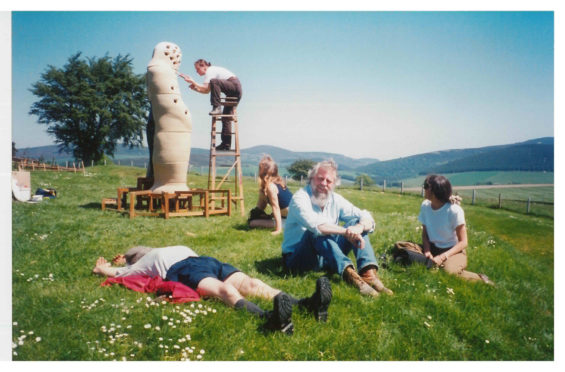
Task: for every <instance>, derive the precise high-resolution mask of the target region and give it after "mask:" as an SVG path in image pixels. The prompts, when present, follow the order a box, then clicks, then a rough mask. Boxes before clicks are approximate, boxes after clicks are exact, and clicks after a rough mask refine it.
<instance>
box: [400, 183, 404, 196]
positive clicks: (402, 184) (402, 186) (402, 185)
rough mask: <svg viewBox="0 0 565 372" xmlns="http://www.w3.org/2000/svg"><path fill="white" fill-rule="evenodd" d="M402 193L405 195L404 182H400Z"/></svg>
mask: <svg viewBox="0 0 565 372" xmlns="http://www.w3.org/2000/svg"><path fill="white" fill-rule="evenodd" d="M400 193H401V194H404V181H401V182H400Z"/></svg>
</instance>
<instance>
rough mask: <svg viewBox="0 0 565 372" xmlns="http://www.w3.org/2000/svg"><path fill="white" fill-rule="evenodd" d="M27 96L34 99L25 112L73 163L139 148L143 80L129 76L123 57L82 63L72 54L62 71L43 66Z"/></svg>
mask: <svg viewBox="0 0 565 372" xmlns="http://www.w3.org/2000/svg"><path fill="white" fill-rule="evenodd" d="M30 91H31V92H32V93H33V94H34V95H35V96H37V97H38V98H39V100H38V101H37V102H35V103H33V105H32V106H31V110H30V112H29V113H30V114H32V115H37V116H38V117H39V120H38V122H39V123H40V124H46V125H47V126H48V127H47V133H49V134H51V135H53V136H54V137H55V142H56V143H57V144H59V150H60V151H69V152H72V153H73V155H74V157H75V158H76V159H81V160H83V161H84V162H85V163H90V162H91V160H94V161H95V162H98V161H100V160H101V159H102V157H103V155H104V154H108V155H110V156H113V155H114V152H115V150H116V146H117V144H118V143H123V144H124V145H127V146H130V147H135V146H140V145H141V144H142V140H143V129H144V126H145V124H146V122H147V114H148V111H149V102H148V100H147V98H146V97H147V95H146V91H145V76H144V75H136V74H134V73H133V69H132V59H131V58H130V57H129V56H128V55H126V56H121V55H118V56H117V57H115V58H113V59H112V58H110V57H108V56H105V57H103V58H99V59H96V58H88V59H86V60H85V59H82V58H81V53H80V52H79V53H76V54H75V55H73V56H71V57H70V58H69V60H68V62H67V64H66V65H65V66H63V68H61V69H60V68H56V67H53V66H48V68H47V69H46V71H45V72H44V73H43V74H42V75H41V79H40V80H39V81H38V82H36V83H35V84H33V85H32V88H31V89H30Z"/></svg>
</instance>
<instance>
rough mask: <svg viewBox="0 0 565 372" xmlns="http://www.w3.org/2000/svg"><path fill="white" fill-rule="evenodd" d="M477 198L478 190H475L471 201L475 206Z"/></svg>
mask: <svg viewBox="0 0 565 372" xmlns="http://www.w3.org/2000/svg"><path fill="white" fill-rule="evenodd" d="M476 196H477V190H475V189H473V199H472V200H471V205H475V197H476Z"/></svg>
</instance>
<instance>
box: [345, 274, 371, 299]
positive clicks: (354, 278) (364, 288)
mask: <svg viewBox="0 0 565 372" xmlns="http://www.w3.org/2000/svg"><path fill="white" fill-rule="evenodd" d="M343 280H345V281H346V282H347V283H349V284H351V285H353V286H354V287H357V288H358V289H359V292H361V294H362V295H365V296H371V297H377V296H378V295H379V292H377V291H375V290H374V289H373V288H371V286H370V285H368V284H367V283H365V281H363V279H362V278H361V277H360V276H359V274H357V272H356V271H355V270H354V269H353V267H351V266H348V267H346V268H345V270H344V271H343Z"/></svg>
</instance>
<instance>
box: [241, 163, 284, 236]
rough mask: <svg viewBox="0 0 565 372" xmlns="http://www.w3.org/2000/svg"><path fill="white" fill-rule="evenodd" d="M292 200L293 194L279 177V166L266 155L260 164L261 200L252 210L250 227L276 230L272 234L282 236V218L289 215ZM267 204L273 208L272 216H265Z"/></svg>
mask: <svg viewBox="0 0 565 372" xmlns="http://www.w3.org/2000/svg"><path fill="white" fill-rule="evenodd" d="M290 199H292V192H290V190H289V189H288V188H287V187H286V184H285V182H284V180H283V179H282V177H281V176H279V168H278V167H277V164H276V163H275V161H274V160H273V159H272V158H271V157H270V156H268V155H265V156H264V157H263V158H262V159H261V161H260V162H259V200H257V206H256V207H255V208H253V209H252V210H251V213H250V217H249V226H250V227H266V228H274V229H275V231H273V232H272V233H271V234H273V235H277V234H280V233H281V232H282V228H283V221H282V218H283V217H284V218H286V215H287V214H288V205H289V204H290ZM267 204H269V205H270V206H271V209H272V211H273V213H272V216H271V215H267V214H265V208H267ZM273 218H274V220H273Z"/></svg>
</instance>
